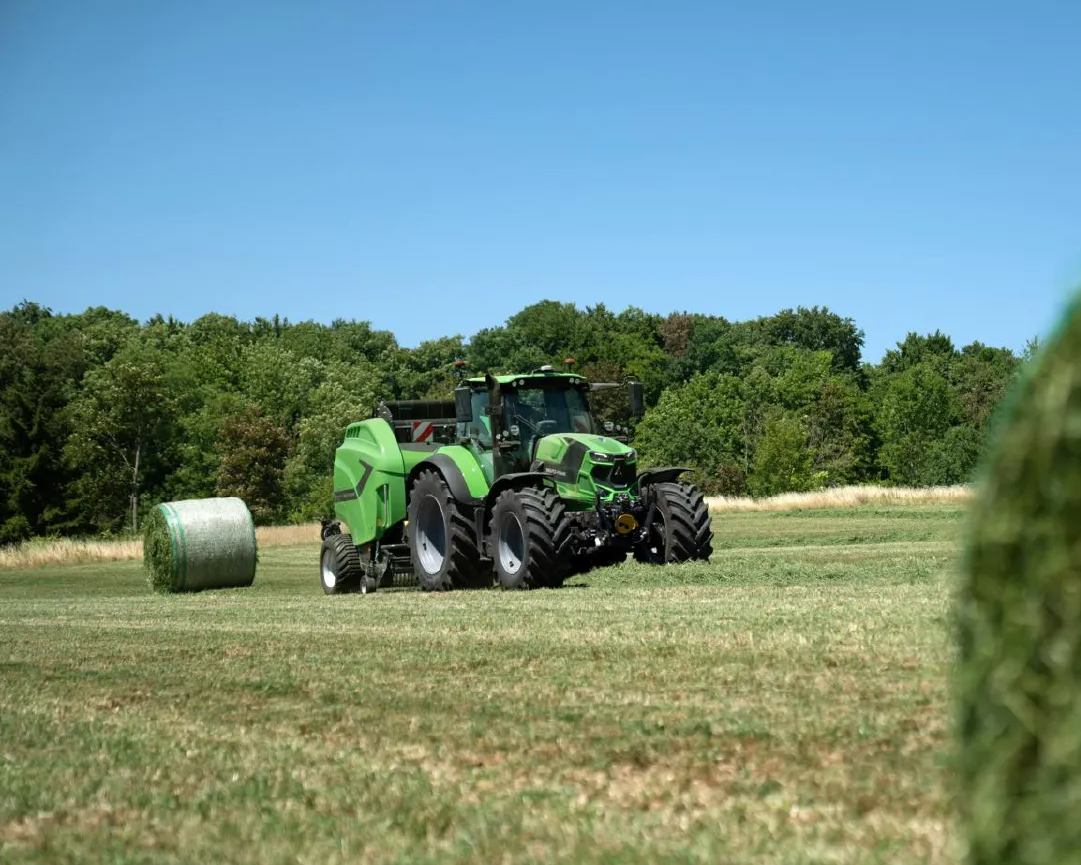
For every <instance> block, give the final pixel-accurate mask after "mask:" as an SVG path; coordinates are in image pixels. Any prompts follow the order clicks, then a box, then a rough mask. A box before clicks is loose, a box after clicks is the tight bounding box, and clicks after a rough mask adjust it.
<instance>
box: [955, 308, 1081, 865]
mask: <svg viewBox="0 0 1081 865" xmlns="http://www.w3.org/2000/svg"><path fill="white" fill-rule="evenodd" d="M1006 408H1007V411H1006V412H1005V414H1004V416H1003V417H1002V418H1001V420H1000V423H999V427H998V429H997V432H996V435H995V442H994V445H993V447H992V449H991V452H990V453H989V456H988V459H987V461H986V463H985V466H984V477H983V478H982V480H981V484H980V489H979V491H978V494H977V496H976V499H975V501H974V503H973V506H972V513H971V523H970V526H969V534H968V543H967V548H966V560H965V568H964V570H965V574H964V579H963V583H962V586H961V591H960V595H959V598H958V604H959V605H958V611H957V625H958V637H959V648H960V658H959V661H960V663H959V668H958V671H957V679H956V686H957V688H956V692H957V708H958V713H959V717H958V726H959V731H958V732H959V734H960V746H961V747H960V755H959V756H960V765H959V768H960V776H961V777H960V781H961V794H962V795H961V802H960V804H961V812H962V821H963V825H964V830H965V835H966V836H967V841H968V847H969V860H968V861H969V863H970V865H992V863H996V865H997V863H1018V865H1022V863H1023V865H1058V863H1064V862H1081V304H1079V303H1078V302H1075V303H1074V304H1073V306H1072V308H1071V309H1070V311H1069V312H1068V313H1067V315H1066V316H1065V317H1064V319H1063V322H1062V324H1061V325H1060V326H1059V329H1058V331H1057V333H1056V334H1055V336H1054V337H1053V339H1052V340H1051V341H1050V343H1049V344H1048V345H1047V346H1046V347H1045V348H1044V349H1043V350H1042V351H1041V352H1040V354H1039V355H1038V357H1037V358H1036V359H1035V360H1033V361H1030V363H1029V366H1028V368H1027V369H1026V370H1025V374H1024V377H1023V380H1022V381H1021V383H1020V386H1019V387H1017V388H1015V389H1014V392H1013V393H1012V395H1011V397H1010V399H1009V401H1008V405H1007V407H1006Z"/></svg>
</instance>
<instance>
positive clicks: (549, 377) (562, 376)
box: [464, 366, 586, 388]
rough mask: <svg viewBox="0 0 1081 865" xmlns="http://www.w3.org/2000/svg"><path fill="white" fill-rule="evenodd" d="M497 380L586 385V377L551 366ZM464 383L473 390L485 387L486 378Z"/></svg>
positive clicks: (497, 377)
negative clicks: (554, 368)
mask: <svg viewBox="0 0 1081 865" xmlns="http://www.w3.org/2000/svg"><path fill="white" fill-rule="evenodd" d="M495 380H496V381H498V382H499V383H500V384H515V383H517V382H519V381H522V380H525V381H526V382H528V383H529V384H531V385H533V386H536V385H538V384H541V383H543V382H546V381H549V382H550V381H564V382H566V383H567V384H568V385H583V384H586V378H585V376H582V375H579V374H578V373H576V372H556V371H555V370H553V369H552V368H551V367H550V366H549V367H543V366H542V367H541V368H540V369H535V370H533V372H527V373H518V374H516V375H497V376H495ZM464 383H465V384H467V385H469V387H471V388H477V387H483V386H484V377H483V376H473V377H472V378H467V379H465V381H464Z"/></svg>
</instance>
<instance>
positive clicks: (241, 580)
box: [143, 498, 258, 592]
mask: <svg viewBox="0 0 1081 865" xmlns="http://www.w3.org/2000/svg"><path fill="white" fill-rule="evenodd" d="M257 561H258V548H257V546H256V542H255V524H254V523H253V522H252V518H251V513H249V511H248V508H247V505H245V504H244V502H243V501H241V500H240V499H237V498H219V499H192V500H189V501H182V502H163V503H162V504H160V505H158V506H157V507H155V508H154V509H153V510H152V511H151V512H150V516H149V517H148V518H147V521H146V527H145V529H144V531H143V568H144V570H145V571H146V579H147V582H148V583H149V584H150V588H151V589H153V590H154V591H156V592H195V591H199V590H200V589H226V588H237V587H240V586H250V585H251V584H252V581H253V580H254V579H255V565H256V562H257Z"/></svg>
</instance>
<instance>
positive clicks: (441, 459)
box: [405, 453, 484, 507]
mask: <svg viewBox="0 0 1081 865" xmlns="http://www.w3.org/2000/svg"><path fill="white" fill-rule="evenodd" d="M431 468H434V469H435V470H436V471H437V472H439V474H440V475H442V477H443V480H444V481H446V482H447V486H448V487H450V492H451V495H453V496H454V498H456V499H457V500H458V501H460V502H461V503H462V504H466V505H472V506H473V507H477V506H478V505H480V504H482V503H483V501H484V499H479V498H477V497H476V496H474V495H473V494H472V493H470V492H469V485H468V484H467V483H466V482H465V475H463V474H462V470H461V469H460V468H458V465H457V463H455V462H454V460H453V459H451V458H450V457H449V456H447V455H446V454H439V453H437V454H432V455H431V456H430V457H428V459H426V460H423V461H421V462H419V463H417V464H416V465H415V466H413V469H412V471H410V472H409V476H408V477H407V478H406V480H405V488H406V491H408V490H410V489H412V487H413V481H415V480H416V479H417V475H418V474H420V473H421V472H422V471H424V469H431Z"/></svg>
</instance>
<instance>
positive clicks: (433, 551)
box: [416, 496, 447, 574]
mask: <svg viewBox="0 0 1081 865" xmlns="http://www.w3.org/2000/svg"><path fill="white" fill-rule="evenodd" d="M416 522H417V525H416V532H417V558H418V559H420V566H421V567H422V568H424V571H425V573H428V574H438V573H439V572H440V571H441V570H442V569H443V561H444V560H445V559H446V555H447V533H446V531H445V530H444V527H443V511H442V510H441V509H440V507H439V502H437V501H436V500H435V499H433V498H432V497H431V496H428V497H427V498H425V499H424V501H422V502H421V503H420V507H419V508H417V519H416Z"/></svg>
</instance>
